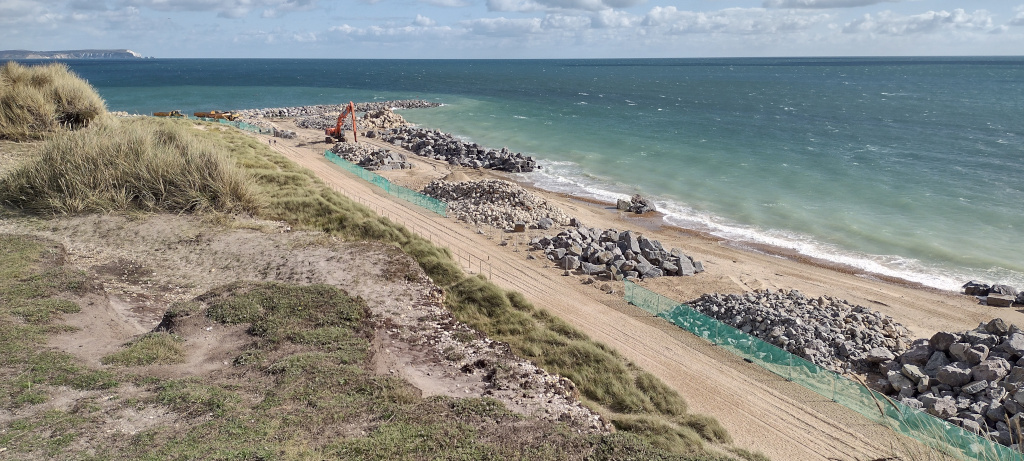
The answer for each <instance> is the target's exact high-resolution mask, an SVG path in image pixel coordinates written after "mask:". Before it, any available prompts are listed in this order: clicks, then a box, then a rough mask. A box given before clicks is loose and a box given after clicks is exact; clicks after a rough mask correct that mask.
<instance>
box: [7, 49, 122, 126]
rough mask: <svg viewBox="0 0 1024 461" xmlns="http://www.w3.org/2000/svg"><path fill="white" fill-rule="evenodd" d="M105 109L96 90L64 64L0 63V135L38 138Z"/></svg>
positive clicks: (88, 119)
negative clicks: (27, 64)
mask: <svg viewBox="0 0 1024 461" xmlns="http://www.w3.org/2000/svg"><path fill="white" fill-rule="evenodd" d="M106 113H107V107H106V104H105V103H104V102H103V99H102V98H100V96H99V94H98V93H96V90H95V89H94V88H93V87H92V86H90V85H89V84H88V83H86V82H85V81H84V80H82V79H81V78H79V77H78V76H77V75H75V74H74V73H73V72H71V70H70V69H68V66H67V65H65V64H60V63H54V64H43V65H37V66H23V65H21V64H18V63H16V62H14V61H8V62H7V63H6V64H4V65H3V66H2V67H0V139H10V140H15V141H23V140H28V139H38V138H40V137H42V135H43V134H44V133H48V132H53V131H57V130H58V129H61V128H70V129H78V128H82V127H85V126H88V125H89V123H90V122H92V121H93V120H95V119H97V118H98V117H100V116H102V115H104V114H106Z"/></svg>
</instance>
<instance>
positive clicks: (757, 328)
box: [689, 290, 927, 382]
mask: <svg viewBox="0 0 1024 461" xmlns="http://www.w3.org/2000/svg"><path fill="white" fill-rule="evenodd" d="M689 304H690V307H692V308H694V309H696V310H698V311H700V312H701V313H703V314H704V315H707V316H709V317H713V318H715V319H718V320H720V321H722V322H725V323H727V324H729V325H732V326H733V327H735V328H738V329H740V330H742V331H743V332H745V333H748V334H750V335H753V336H756V337H758V338H760V339H762V340H764V341H766V342H769V343H771V344H774V345H776V346H778V347H780V348H782V349H785V350H787V351H789V352H790V353H793V354H795V355H798V356H800V357H803V358H805V359H807V360H810V361H811V362H814V363H815V364H817V365H818V366H821V367H823V368H827V369H829V370H832V371H835V372H839V373H848V372H854V371H862V370H867V369H873V368H875V365H873V364H875V363H888V362H891V359H892V358H893V357H894V356H895V354H898V353H901V352H903V351H905V350H907V348H908V347H909V344H910V332H909V331H908V330H907V328H906V327H904V326H903V325H901V324H899V323H897V322H896V321H895V320H893V319H892V318H891V317H889V316H886V315H884V314H882V313H879V312H875V311H872V310H871V309H868V308H866V307H863V306H858V305H853V304H850V303H849V302H847V301H845V300H842V299H838V298H833V297H829V296H822V297H819V298H815V299H811V298H807V297H805V296H804V295H803V294H802V293H800V292H799V291H796V290H794V291H788V292H787V291H783V290H779V291H777V292H771V291H767V290H758V291H753V292H748V293H745V294H743V295H735V294H730V295H720V294H705V295H703V296H701V297H700V298H698V299H696V300H694V301H692V302H690V303H689ZM926 360H927V358H926ZM913 365H914V367H913V368H909V369H908V370H911V371H913V372H914V373H917V371H918V367H917V365H918V364H917V363H914V364H913ZM899 370H900V369H899V368H896V371H899ZM904 377H905V376H904ZM893 379H902V378H893ZM908 379H909V378H908ZM900 382H902V381H900Z"/></svg>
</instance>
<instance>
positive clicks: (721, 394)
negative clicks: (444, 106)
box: [262, 137, 894, 460]
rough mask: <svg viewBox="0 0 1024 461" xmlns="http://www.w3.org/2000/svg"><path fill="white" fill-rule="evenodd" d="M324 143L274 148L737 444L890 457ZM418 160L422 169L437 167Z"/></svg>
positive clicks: (702, 346) (690, 340)
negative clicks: (600, 347)
mask: <svg viewBox="0 0 1024 461" xmlns="http://www.w3.org/2000/svg"><path fill="white" fill-rule="evenodd" d="M262 139H264V140H265V139H266V138H265V137H263V138H262ZM322 146H323V145H322V144H321V145H318V146H314V147H308V148H307V147H296V143H295V142H288V143H285V142H282V140H279V141H278V143H277V144H276V145H275V146H274V147H275V148H276V149H277V150H278V151H279V152H281V153H282V154H284V155H286V156H287V157H289V158H291V159H292V160H294V161H296V162H297V163H299V164H301V165H303V166H304V167H306V168H309V169H311V170H312V171H314V172H315V173H316V174H317V175H318V176H319V177H320V178H322V179H323V180H324V181H325V182H326V183H327V184H329V185H330V186H331V187H333V188H334V189H335V190H337V191H339V192H341V193H343V194H345V195H346V196H348V197H350V198H352V199H354V200H357V201H358V202H360V203H363V204H364V205H367V206H369V207H371V208H373V209H374V210H376V211H377V212H378V213H380V214H382V215H384V216H386V217H388V218H390V219H391V220H393V221H396V222H399V223H401V224H403V225H405V226H406V227H409V228H410V229H411V230H413V231H415V232H417V233H418V234H419V235H422V236H424V237H426V238H429V239H430V240H431V241H433V242H434V243H436V244H440V245H443V246H447V247H448V248H450V249H452V251H453V253H454V254H455V255H456V258H457V259H458V260H459V261H460V263H462V265H463V267H464V268H466V269H467V270H469V271H471V272H474V273H476V272H482V273H484V275H487V276H489V277H491V280H493V281H494V282H495V283H496V284H498V285H500V286H502V287H503V288H506V289H510V290H516V291H519V292H521V293H523V294H524V295H526V296H527V298H528V299H530V301H531V302H533V303H534V304H535V305H536V306H537V307H539V308H543V309H547V310H549V311H550V312H552V313H554V314H556V315H558V316H559V317H561V318H562V319H564V320H566V321H567V322H569V323H570V324H572V325H574V326H576V327H577V328H579V329H580V330H582V331H583V332H585V333H586V334H588V335H590V336H591V337H592V338H594V339H596V340H598V341H600V342H602V343H604V344H607V345H609V346H611V347H612V348H614V349H616V350H617V351H619V353H621V354H622V355H623V356H625V357H627V358H628V359H629V360H632V361H633V362H634V363H636V364H637V365H639V366H640V367H642V368H644V369H645V370H647V371H649V372H651V373H652V374H654V375H656V376H658V377H659V378H661V379H662V380H664V381H665V382H666V383H667V384H668V385H669V386H671V387H673V388H674V389H676V390H677V391H678V392H679V393H680V394H682V395H683V396H684V397H685V398H686V399H687V401H688V402H689V404H690V407H691V410H692V411H694V412H698V413H705V414H710V415H713V416H715V417H716V418H717V419H718V420H719V421H720V422H721V423H722V424H723V425H724V426H725V427H726V428H727V429H728V430H729V432H730V433H731V434H732V436H733V438H734V439H735V442H736V444H737V445H738V446H741V447H744V448H748V449H753V450H758V451H761V452H763V453H765V454H766V455H768V456H770V457H772V458H773V459H777V460H798V459H799V460H803V459H808V460H810V459H843V460H847V459H849V460H853V459H857V460H865V459H875V458H879V457H883V456H886V455H891V454H893V452H894V448H893V446H892V442H891V441H892V440H893V438H894V435H893V434H892V433H891V432H890V431H889V430H888V429H885V428H883V427H881V426H879V425H877V424H873V423H871V422H869V421H868V420H866V419H865V418H863V417H861V416H859V415H857V414H855V413H853V412H851V411H849V410H847V409H845V408H843V407H841V406H839V405H837V404H834V403H832V402H831V401H828V400H827V399H823V398H822V397H820V396H818V395H817V394H814V393H812V392H810V391H807V390H806V389H804V388H802V387H800V386H798V385H796V384H794V383H790V382H787V381H785V380H784V379H782V378H780V377H778V376H776V375H773V374H771V373H768V372H766V371H764V370H763V369H761V368H759V367H757V366H754V365H751V364H748V363H744V362H742V361H741V360H739V359H737V358H736V357H734V356H732V355H731V354H728V353H726V352H723V351H722V350H720V349H719V348H716V347H713V346H710V345H709V344H708V343H706V342H704V341H702V340H700V339H698V338H696V337H695V336H693V335H689V334H688V333H685V332H683V331H682V330H680V329H678V328H676V327H674V326H672V325H670V324H668V323H666V322H664V321H662V320H660V319H657V318H654V317H652V316H650V315H649V314H647V313H645V312H643V311H641V310H639V309H636V308H634V307H632V306H629V305H627V304H626V303H625V302H624V301H622V299H621V295H615V296H612V295H608V294H605V293H602V292H601V291H599V290H597V289H596V288H594V286H593V285H582V284H581V283H580V280H579V279H578V278H576V277H563V276H561V275H560V272H559V271H557V270H555V269H553V268H551V267H547V268H545V267H543V266H545V265H546V260H528V259H527V258H526V254H527V253H526V252H524V251H519V252H517V251H516V248H517V247H516V246H515V245H507V246H500V245H498V243H499V238H507V236H506V234H500V233H492V234H490V235H487V234H480V233H478V232H477V230H476V229H475V228H474V229H471V228H469V227H468V226H466V225H465V224H463V223H457V222H455V221H454V220H453V219H450V218H442V217H440V216H437V215H435V214H432V213H430V212H427V211H426V210H423V209H420V208H418V207H415V206H413V205H410V204H407V203H405V202H402V201H399V200H397V199H393V198H391V197H390V196H388V195H386V194H385V193H384V192H383V191H382V190H380V189H379V188H376V187H374V186H372V185H371V184H369V183H367V182H365V181H362V180H360V179H358V178H356V177H355V176H353V175H351V174H349V173H347V172H345V171H343V170H342V169H340V168H339V167H337V166H335V165H333V164H331V163H330V162H328V161H327V160H326V159H324V157H323V156H322V155H321V154H320V153H321V152H322V149H323V147H322ZM424 167H425V168H424V169H421V170H420V171H424V170H425V169H430V170H433V169H434V168H433V166H430V165H424ZM443 173H444V171H438V172H437V173H436V174H438V175H441V174H443ZM581 208H583V206H581ZM571 211H572V212H573V213H575V212H576V210H571ZM585 222H588V223H590V221H585ZM598 285H600V283H598ZM620 290H621V288H620Z"/></svg>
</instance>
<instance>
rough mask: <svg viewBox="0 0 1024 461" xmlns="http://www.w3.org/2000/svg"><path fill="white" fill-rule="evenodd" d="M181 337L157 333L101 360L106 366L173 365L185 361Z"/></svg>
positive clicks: (125, 346) (144, 336)
mask: <svg viewBox="0 0 1024 461" xmlns="http://www.w3.org/2000/svg"><path fill="white" fill-rule="evenodd" d="M182 342H183V341H182V339H181V337H179V336H176V335H173V334H170V333H167V332H163V331H161V332H155V333H149V334H147V335H143V336H142V337H140V338H138V339H136V340H134V341H131V342H129V343H128V344H125V345H124V349H122V350H120V351H117V352H115V353H113V354H110V355H108V356H106V357H103V359H101V360H100V362H102V363H103V364H104V365H121V366H124V367H134V366H139V365H171V364H175V363H182V362H184V361H185V347H184V346H183V345H182V344H181V343H182Z"/></svg>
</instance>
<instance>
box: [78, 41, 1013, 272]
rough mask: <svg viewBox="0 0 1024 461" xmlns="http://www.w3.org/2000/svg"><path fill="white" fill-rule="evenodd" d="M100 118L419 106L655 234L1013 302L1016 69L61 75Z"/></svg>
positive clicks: (232, 65)
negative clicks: (754, 248) (640, 212)
mask: <svg viewBox="0 0 1024 461" xmlns="http://www.w3.org/2000/svg"><path fill="white" fill-rule="evenodd" d="M69 64H71V66H72V68H73V69H74V70H76V71H77V72H79V73H80V74H81V75H82V76H83V77H85V78H87V79H88V80H90V82H91V83H92V84H93V85H95V86H96V87H97V88H98V89H99V91H100V93H101V94H102V95H103V96H104V98H106V99H107V101H108V105H109V106H110V108H111V109H112V110H127V111H130V112H140V113H148V112H151V111H155V110H170V109H182V110H187V111H193V110H207V109H218V108H221V109H234V108H249V107H275V106H286V105H304V104H325V103H340V102H347V101H349V100H355V101H368V100H374V99H376V100H385V99H406V98H422V99H430V100H435V101H438V102H442V103H444V104H445V106H443V107H440V108H436V109H422V110H407V111H404V112H403V115H404V116H405V117H406V118H407V119H409V120H411V121H413V122H415V123H418V124H421V125H423V126H427V127H431V128H439V129H442V130H444V131H448V132H451V133H454V134H456V135H459V136H462V137H465V138H467V139H470V140H473V141H476V142H480V143H481V144H484V145H487V146H491V147H502V146H508V147H509V148H510V149H513V150H516V151H522V152H527V153H531V154H533V155H534V156H535V157H537V158H538V159H540V161H541V164H542V165H543V166H544V169H543V171H542V172H541V173H540V174H530V175H528V178H530V179H532V180H533V181H535V182H536V183H537V184H538V185H539V186H541V187H545V188H548V189H552V190H558V191H565V192H571V193H576V194H582V195H589V196H592V197H596V198H602V199H606V200H614V199H615V198H618V197H624V196H626V195H628V194H632V193H636V192H639V193H643V194H646V195H650V196H653V197H655V198H656V203H657V204H658V205H659V206H660V208H661V209H662V210H663V211H665V212H666V213H667V216H666V218H665V219H666V221H667V222H668V223H670V224H675V225H680V226H683V227H688V228H694V229H698V230H704V231H708V232H712V233H714V234H717V235H720V236H722V237H725V238H728V239H731V240H735V241H739V242H756V243H765V244H770V245H775V246H779V247H784V248H789V249H793V250H796V251H799V252H802V253H804V254H807V255H809V256H814V257H818V258H823V259H828V260H832V261H837V262H842V263H846V264H850V265H853V266H856V267H860V268H863V269H866V270H869V271H872V272H877V273H881V274H885V275H890V276H896V277H901V278H904V279H907V280H911V281H916V282H920V283H923V284H926V285H930V286H934V287H938V288H945V289H956V288H957V287H958V286H959V285H960V284H962V283H963V282H965V281H967V280H969V279H980V280H983V281H986V282H1000V283H1008V284H1011V285H1014V286H1017V287H1022V288H1024V210H1022V204H1024V112H1022V111H1024V85H1022V84H1021V82H1024V58H880V59H875V58H815V59H807V58H800V59H763V58H759V59H679V60H541V61H500V60H499V61H390V60H386V61H360V60H357V61H348V60H147V61H127V62H124V61H122V62H116V61H105V62H104V61H99V62H94V61H74V62H70V63H69Z"/></svg>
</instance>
